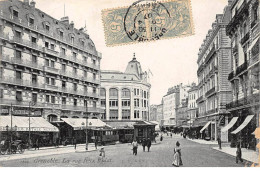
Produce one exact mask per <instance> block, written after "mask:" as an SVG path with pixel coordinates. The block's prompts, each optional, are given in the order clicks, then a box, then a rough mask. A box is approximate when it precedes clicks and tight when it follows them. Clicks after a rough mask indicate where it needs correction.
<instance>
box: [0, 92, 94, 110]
mask: <svg viewBox="0 0 260 173" xmlns="http://www.w3.org/2000/svg"><path fill="white" fill-rule="evenodd" d="M0 96H1V97H0V98H3V89H0ZM16 100H17V101H19V102H21V101H23V97H22V91H16ZM32 101H33V102H34V103H37V102H38V94H37V93H32ZM78 101H79V100H78V99H75V98H74V99H73V106H77V105H78ZM45 102H46V103H52V104H55V103H56V97H55V96H54V95H48V94H46V95H45ZM66 103H67V98H66V97H62V105H66ZM84 106H85V107H87V100H84ZM93 107H94V108H95V107H96V101H93Z"/></svg>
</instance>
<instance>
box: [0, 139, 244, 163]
mask: <svg viewBox="0 0 260 173" xmlns="http://www.w3.org/2000/svg"><path fill="white" fill-rule="evenodd" d="M177 140H178V141H179V142H180V143H181V147H182V160H183V163H184V167H200V166H203V167H208V166H210V167H238V166H239V167H243V166H245V165H244V164H236V163H235V158H234V157H233V156H229V155H227V154H224V153H221V152H219V151H216V150H213V149H212V147H213V146H212V145H205V144H198V143H195V142H192V141H189V140H186V139H182V138H181V137H177V136H174V137H173V138H169V137H165V138H164V140H163V141H162V143H160V144H157V145H152V147H151V152H149V153H148V152H143V151H142V147H141V146H139V148H138V155H137V156H134V155H132V150H131V145H129V144H118V145H111V146H107V147H106V148H105V151H106V157H105V159H104V160H101V158H100V157H99V152H98V151H92V152H68V153H65V152H63V154H57V152H56V153H55V154H54V155H48V156H41V157H39V156H38V157H31V158H26V159H16V160H10V161H1V162H0V166H3V167H7V166H12V167H13V166H23V167H26V166H37V167H54V166H82V167H92V166H97V167H105V166H106V167H108V166H119V167H127V166H135V167H144V166H150V167H153V166H157V167H160V166H163V167H171V163H172V155H173V147H174V145H175V143H176V141H177ZM70 150H71V149H70ZM36 152H38V151H36ZM1 157H3V156H1ZM11 157H12V156H11Z"/></svg>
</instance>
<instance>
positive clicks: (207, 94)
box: [205, 87, 216, 97]
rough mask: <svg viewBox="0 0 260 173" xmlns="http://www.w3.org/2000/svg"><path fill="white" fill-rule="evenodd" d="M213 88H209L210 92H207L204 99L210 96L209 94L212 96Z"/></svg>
mask: <svg viewBox="0 0 260 173" xmlns="http://www.w3.org/2000/svg"><path fill="white" fill-rule="evenodd" d="M215 91H216V90H215V87H213V88H211V89H210V90H208V91H207V92H206V94H205V96H206V97H208V96H210V95H211V94H213V93H214V92H215Z"/></svg>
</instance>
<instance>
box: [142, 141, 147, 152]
mask: <svg viewBox="0 0 260 173" xmlns="http://www.w3.org/2000/svg"><path fill="white" fill-rule="evenodd" d="M142 146H143V152H145V146H146V140H145V138H143V139H142Z"/></svg>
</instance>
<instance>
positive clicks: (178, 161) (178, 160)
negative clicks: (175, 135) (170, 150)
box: [172, 141, 183, 167]
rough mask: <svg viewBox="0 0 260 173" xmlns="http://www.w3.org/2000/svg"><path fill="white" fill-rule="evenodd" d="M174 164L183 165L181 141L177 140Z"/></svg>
mask: <svg viewBox="0 0 260 173" xmlns="http://www.w3.org/2000/svg"><path fill="white" fill-rule="evenodd" d="M172 165H173V166H176V167H179V166H181V165H183V164H182V159H181V148H180V143H179V141H177V142H176V147H175V148H174V154H173V162H172Z"/></svg>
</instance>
